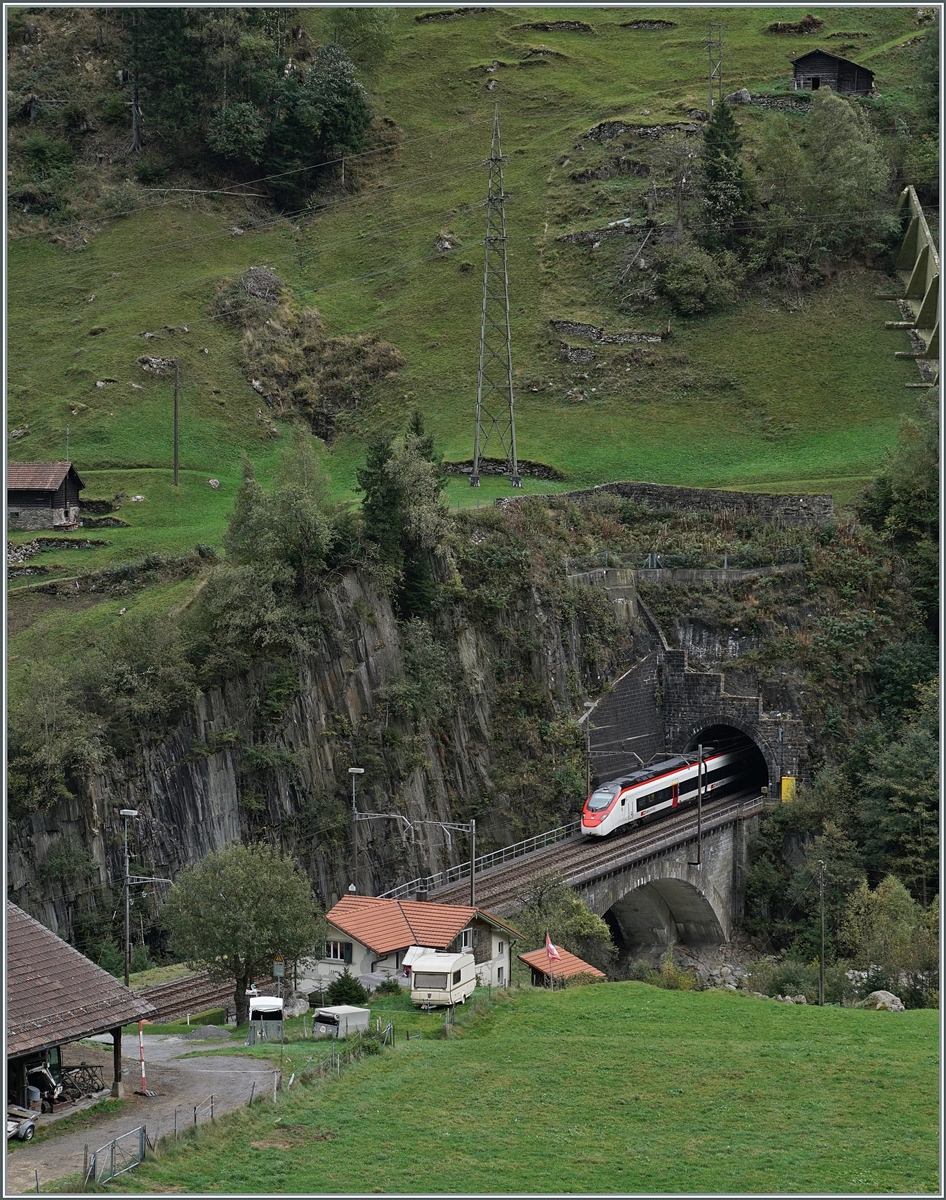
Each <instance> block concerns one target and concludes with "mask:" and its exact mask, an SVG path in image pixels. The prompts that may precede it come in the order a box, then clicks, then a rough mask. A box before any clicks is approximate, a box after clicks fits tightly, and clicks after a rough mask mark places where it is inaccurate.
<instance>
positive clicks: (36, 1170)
mask: <svg viewBox="0 0 946 1200" xmlns="http://www.w3.org/2000/svg"><path fill="white" fill-rule="evenodd" d="M34 1170H35V1172H36V1190H37V1192H38V1191H39V1169H38V1168H35V1167H34Z"/></svg>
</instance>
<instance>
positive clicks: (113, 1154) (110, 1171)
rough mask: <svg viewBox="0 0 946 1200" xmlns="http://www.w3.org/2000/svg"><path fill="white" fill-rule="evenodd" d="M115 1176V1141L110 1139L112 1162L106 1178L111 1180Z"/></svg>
mask: <svg viewBox="0 0 946 1200" xmlns="http://www.w3.org/2000/svg"><path fill="white" fill-rule="evenodd" d="M114 1175H115V1139H114V1138H112V1162H111V1166H110V1167H109V1172H108V1177H109V1179H112V1178H113V1177H114Z"/></svg>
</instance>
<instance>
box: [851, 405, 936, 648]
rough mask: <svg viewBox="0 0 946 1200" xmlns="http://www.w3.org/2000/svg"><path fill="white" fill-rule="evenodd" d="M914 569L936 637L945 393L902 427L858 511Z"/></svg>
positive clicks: (915, 583)
mask: <svg viewBox="0 0 946 1200" xmlns="http://www.w3.org/2000/svg"><path fill="white" fill-rule="evenodd" d="M857 510H858V516H859V517H860V518H861V520H862V521H866V522H867V524H869V525H871V526H872V527H873V528H874V529H876V530H878V531H880V532H883V533H884V534H886V536H887V537H888V538H889V539H890V541H891V542H892V544H893V545H894V546H895V547H896V549H897V550H899V551H900V553H901V554H902V555H903V556H904V558H906V560H907V562H908V563H909V564H910V572H911V575H912V577H913V580H912V582H913V590H914V593H915V595H916V597H917V599H918V601H919V602H920V604H921V606H922V608H923V610H924V613H925V615H926V620H927V625H928V628H929V630H930V632H931V633H933V634H935V633H936V631H937V630H938V628H939V394H938V391H937V392H936V393H934V395H933V396H932V397H930V398H929V399H926V400H924V401H923V403H922V404H921V405H920V408H919V410H918V412H917V414H916V416H914V417H907V418H904V420H903V421H902V422H901V425H900V430H899V433H898V435H897V446H896V449H895V450H894V452H893V454H892V455H891V456H890V457H889V459H888V461H887V464H886V465H885V467H884V469H883V470H882V471H881V472H880V474H879V475H878V476H877V478H876V479H875V480H874V481H873V483H872V484H871V485H870V486H869V487H868V488H867V490H866V491H865V493H864V495H863V496H862V497H861V499H860V501H859V502H858V506H857Z"/></svg>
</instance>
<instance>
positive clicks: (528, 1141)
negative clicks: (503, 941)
mask: <svg viewBox="0 0 946 1200" xmlns="http://www.w3.org/2000/svg"><path fill="white" fill-rule="evenodd" d="M394 1003H396V1002H394ZM483 1007H486V1006H485V1005H483ZM422 1016H423V1014H420V1015H419V1016H418V1017H416V1018H414V1017H409V1016H408V1015H407V1014H404V1017H405V1020H406V1021H407V1022H408V1024H410V1023H411V1022H413V1025H414V1026H417V1025H418V1022H419V1020H420V1019H421V1017H422ZM424 1019H425V1020H428V1021H432V1020H434V1018H424ZM439 1023H440V1024H441V1025H442V1018H440V1019H439ZM260 1052H261V1051H256V1053H260ZM262 1053H266V1050H263V1051H262ZM270 1053H272V1051H270ZM310 1053H312V1045H311V1043H307V1044H306V1043H296V1044H294V1045H291V1046H287V1048H286V1054H287V1056H289V1057H290V1060H291V1062H292V1063H293V1067H292V1069H296V1070H298V1067H299V1066H300V1065H303V1064H304V1062H305V1057H307V1055H308V1054H310ZM277 1057H278V1055H277ZM938 1061H939V1059H938V1014H936V1013H935V1012H932V1011H925V1010H919V1011H911V1012H907V1013H902V1014H891V1013H874V1012H864V1011H858V1010H852V1009H837V1008H824V1009H818V1008H815V1007H804V1006H790V1005H781V1004H777V1003H776V1002H774V1001H771V1002H767V1001H762V1000H757V999H755V998H754V997H750V996H745V995H739V994H736V993H728V992H671V991H665V990H662V989H659V988H654V987H649V986H647V985H645V984H639V983H619V984H608V985H603V986H598V987H591V988H577V989H572V990H568V991H565V992H559V993H554V994H549V993H548V992H544V991H541V990H533V989H525V990H523V991H520V992H514V993H511V994H509V995H508V996H503V997H501V998H500V999H499V1001H498V1002H496V1001H495V998H494V1002H493V1003H492V1004H491V1005H489V1011H488V1012H486V1013H485V1015H484V1014H479V1015H478V1014H476V1013H466V1014H463V1015H462V1017H461V1018H460V1020H459V1022H458V1025H457V1026H456V1027H455V1031H454V1034H453V1036H451V1037H450V1038H449V1039H447V1040H444V1039H442V1038H435V1037H432V1036H430V1034H429V1033H428V1032H425V1035H424V1037H423V1038H422V1039H412V1040H410V1041H405V1040H401V1039H399V1040H398V1043H397V1045H396V1046H395V1048H394V1049H393V1050H391V1049H387V1050H385V1051H384V1052H383V1053H382V1055H381V1056H374V1057H368V1058H366V1059H364V1060H363V1061H361V1062H359V1063H355V1064H354V1065H352V1066H349V1067H346V1068H343V1070H342V1072H341V1075H340V1076H339V1077H338V1078H335V1079H325V1080H322V1081H318V1080H317V1081H315V1082H314V1083H312V1084H311V1085H298V1084H297V1085H296V1086H294V1087H293V1089H292V1090H291V1091H290V1092H288V1093H284V1094H283V1095H281V1096H280V1098H279V1099H278V1100H277V1102H276V1104H275V1105H274V1104H272V1103H271V1102H268V1101H266V1102H262V1103H260V1104H258V1105H255V1106H254V1107H253V1109H251V1110H248V1109H241V1110H239V1111H237V1112H235V1113H233V1114H232V1115H230V1116H227V1117H225V1118H224V1119H222V1120H220V1121H219V1122H218V1123H217V1125H216V1126H215V1127H213V1128H208V1127H203V1128H202V1129H201V1130H200V1131H199V1132H198V1133H197V1134H196V1135H192V1136H189V1137H188V1138H186V1139H185V1140H183V1141H181V1142H179V1143H178V1144H177V1145H170V1144H169V1145H165V1144H162V1145H161V1147H160V1149H159V1153H158V1155H157V1157H156V1158H154V1159H152V1160H150V1161H148V1162H146V1163H145V1164H144V1165H143V1166H142V1167H140V1168H139V1169H137V1170H136V1171H134V1172H133V1173H130V1174H129V1175H126V1176H124V1177H123V1179H122V1181H121V1183H120V1186H119V1185H116V1189H115V1190H119V1191H123V1192H125V1191H127V1192H132V1193H154V1192H162V1191H165V1190H168V1189H173V1190H175V1191H184V1192H186V1193H218V1192H219V1193H228V1192H238V1193H243V1194H272V1193H274V1192H287V1193H300V1194H313V1193H316V1194H323V1193H349V1192H359V1193H360V1192H368V1193H370V1192H381V1193H401V1194H404V1193H410V1194H416V1193H421V1192H424V1193H426V1192H433V1193H451V1194H459V1193H463V1192H472V1193H480V1192H486V1193H489V1192H526V1193H531V1192H537V1193H556V1192H577V1193H580V1192H589V1193H605V1194H610V1193H631V1194H636V1193H659V1194H663V1193H686V1194H703V1195H707V1194H719V1193H722V1194H733V1193H778V1194H781V1193H799V1194H800V1193H816V1194H821V1193H829V1194H831V1193H834V1194H842V1195H859V1194H867V1193H926V1192H928V1193H930V1194H935V1193H938V1191H939V1187H938V1176H937V1170H938V1137H937V1129H938V1099H937V1097H938ZM285 1069H286V1078H287V1079H288V1075H289V1072H290V1066H289V1063H288V1062H287V1064H286V1068H285Z"/></svg>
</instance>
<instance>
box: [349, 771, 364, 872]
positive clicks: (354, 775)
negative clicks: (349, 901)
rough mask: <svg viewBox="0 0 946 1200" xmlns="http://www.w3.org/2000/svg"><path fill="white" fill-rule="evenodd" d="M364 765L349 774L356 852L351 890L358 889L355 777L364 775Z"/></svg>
mask: <svg viewBox="0 0 946 1200" xmlns="http://www.w3.org/2000/svg"><path fill="white" fill-rule="evenodd" d="M364 773H365V769H364V767H349V768H348V774H349V775H350V776H351V823H352V824H351V839H352V845H353V848H354V852H355V872H354V884H353V886H352V887H350V888H349V889H348V890H349V891H357V890H358V809H357V808H356V807H355V777H356V776H357V775H364Z"/></svg>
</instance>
